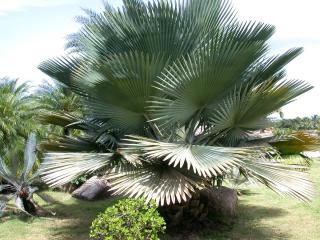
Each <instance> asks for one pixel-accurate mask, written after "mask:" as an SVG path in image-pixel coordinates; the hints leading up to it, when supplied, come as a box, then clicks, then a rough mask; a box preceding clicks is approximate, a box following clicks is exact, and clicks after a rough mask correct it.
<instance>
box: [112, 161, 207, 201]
mask: <svg viewBox="0 0 320 240" xmlns="http://www.w3.org/2000/svg"><path fill="white" fill-rule="evenodd" d="M193 177H194V178H191V177H188V176H187V175H185V174H182V173H181V172H179V171H178V170H177V169H175V168H173V167H169V166H163V167H160V166H157V165H149V164H147V165H145V166H143V167H141V166H140V167H133V166H128V165H124V166H123V165H122V166H118V167H116V168H114V169H113V170H112V171H111V172H108V174H107V175H106V178H107V179H108V180H110V181H111V183H112V188H111V189H110V191H114V192H113V194H117V195H119V194H121V195H126V196H130V197H136V198H138V197H143V198H145V199H146V201H147V202H148V201H150V200H155V201H156V203H157V204H158V205H161V206H163V205H165V204H167V205H169V204H174V203H176V202H178V203H181V202H183V201H187V199H189V198H191V197H192V193H193V192H194V191H195V189H196V188H197V187H199V186H200V184H201V182H199V179H200V178H199V177H196V176H193Z"/></svg>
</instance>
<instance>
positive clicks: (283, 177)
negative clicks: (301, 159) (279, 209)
mask: <svg viewBox="0 0 320 240" xmlns="http://www.w3.org/2000/svg"><path fill="white" fill-rule="evenodd" d="M242 167H243V168H244V169H245V170H246V171H247V174H248V175H249V176H252V177H254V178H255V179H257V180H258V181H260V182H261V183H263V184H264V185H266V186H267V187H269V188H271V189H272V190H274V191H275V192H277V193H279V194H280V195H287V196H291V197H294V198H297V199H299V200H302V201H311V199H312V198H313V197H314V196H315V189H314V186H313V183H312V182H311V181H310V180H309V178H308V174H307V173H305V172H304V171H299V170H297V168H299V166H290V165H285V164H277V163H272V162H267V161H263V162H262V161H261V162H259V161H254V162H248V161H245V162H244V163H243V165H242ZM300 168H301V167H300Z"/></svg>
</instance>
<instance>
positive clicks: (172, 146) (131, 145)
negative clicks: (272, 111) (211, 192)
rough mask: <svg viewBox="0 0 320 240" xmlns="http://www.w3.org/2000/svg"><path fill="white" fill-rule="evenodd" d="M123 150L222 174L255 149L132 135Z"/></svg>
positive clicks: (199, 171)
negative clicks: (173, 141) (157, 139)
mask: <svg viewBox="0 0 320 240" xmlns="http://www.w3.org/2000/svg"><path fill="white" fill-rule="evenodd" d="M126 140H127V141H128V143H126V144H124V148H123V149H122V150H123V151H129V152H130V151H133V152H140V151H141V152H142V153H141V154H142V156H145V157H146V158H150V159H153V158H154V159H160V160H162V161H166V162H168V165H172V166H173V167H177V166H178V167H180V168H182V167H186V168H187V169H188V170H189V169H190V168H192V170H193V172H194V173H196V174H198V175H199V176H203V177H212V176H218V175H222V174H223V173H225V172H226V171H228V170H229V169H230V168H231V167H232V166H235V165H238V164H239V161H241V160H242V159H246V158H249V156H250V155H252V156H251V157H254V156H255V155H256V154H257V149H254V148H251V149H250V148H224V147H215V146H204V145H202V146H201V145H191V144H186V143H170V142H160V141H156V140H152V139H148V138H142V137H137V136H130V138H128V139H126Z"/></svg>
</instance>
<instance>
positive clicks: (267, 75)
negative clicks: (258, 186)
mask: <svg viewBox="0 0 320 240" xmlns="http://www.w3.org/2000/svg"><path fill="white" fill-rule="evenodd" d="M274 31H275V28H274V27H273V26H271V25H268V24H264V23H259V22H250V21H247V22H241V21H239V20H238V19H237V15H236V12H235V10H234V9H233V8H232V5H231V3H230V2H229V1H227V0H214V1H213V0H202V1H197V0H186V1H173V0H172V1H160V0H158V1H154V2H148V3H146V2H144V1H141V0H124V1H123V7H122V8H119V9H114V8H113V7H112V6H110V5H108V4H106V6H105V9H104V11H103V12H102V13H96V14H93V13H90V14H89V17H88V18H87V21H83V26H82V28H81V30H80V31H79V32H78V33H76V34H73V35H72V37H71V39H70V41H69V42H68V47H69V48H71V50H72V51H71V53H70V54H69V55H68V56H65V57H60V58H55V59H51V60H48V61H45V62H43V63H42V64H41V65H40V67H39V68H40V69H41V70H42V71H43V72H44V73H46V74H47V75H49V76H51V77H52V78H54V79H56V80H58V81H60V82H62V83H63V84H65V85H67V86H69V87H70V89H71V90H72V91H73V92H75V93H76V94H78V95H79V96H81V100H82V103H83V105H84V117H82V118H74V119H71V118H68V119H69V120H70V121H62V120H61V119H59V118H56V120H57V122H59V121H60V120H61V122H60V124H62V125H64V126H65V127H66V128H70V129H80V130H81V131H82V134H81V136H78V137H76V136H72V135H71V136H66V137H64V138H63V139H60V140H59V141H57V142H53V143H52V144H51V146H49V145H48V149H50V152H48V153H47V154H46V157H45V161H44V163H43V166H42V176H43V180H45V181H46V182H47V183H49V184H51V185H60V184H64V183H66V182H68V181H70V180H72V179H74V178H75V177H77V176H79V175H80V174H83V173H85V172H95V171H102V172H104V173H105V176H106V178H107V179H108V180H110V181H111V182H112V185H113V188H112V190H113V191H114V194H122V195H127V196H130V197H144V198H146V200H147V201H149V200H151V199H154V200H155V201H156V202H157V203H158V204H159V205H169V204H174V203H177V202H178V203H180V202H183V201H186V200H187V199H189V198H191V197H192V194H193V193H194V192H197V191H199V190H200V189H204V188H208V187H212V185H214V184H215V183H216V182H217V181H216V180H217V179H221V177H222V176H225V175H226V174H227V173H228V172H229V171H232V169H234V168H238V169H241V172H242V173H243V174H244V175H245V176H246V177H254V178H255V179H256V180H258V181H260V182H262V183H263V184H265V185H266V186H268V187H270V188H271V189H273V190H275V191H277V192H280V193H282V194H285V195H290V196H293V197H296V198H299V199H302V200H310V199H311V197H312V195H313V190H312V185H311V183H310V182H309V181H308V179H307V176H306V173H304V172H299V171H296V170H295V169H294V168H293V167H291V166H287V165H281V164H279V163H275V162H270V161H269V160H268V159H267V158H265V157H264V149H261V148H258V147H250V148H245V147H238V146H237V145H238V143H239V141H241V140H242V139H244V138H246V136H247V134H248V133H249V132H250V131H253V130H257V129H261V128H265V127H266V125H267V124H268V116H269V114H271V113H273V112H275V111H277V110H278V109H279V108H281V107H283V106H284V105H286V104H288V103H290V102H291V101H293V100H294V99H295V98H296V97H297V96H299V95H300V94H303V93H304V92H306V91H308V90H310V89H311V88H312V87H311V86H310V85H308V84H307V83H305V82H303V81H300V80H288V79H286V74H285V71H284V70H283V68H284V67H285V66H286V64H288V63H289V62H290V61H291V60H293V59H294V58H295V57H297V56H298V55H299V54H300V53H301V52H302V49H301V48H293V49H290V50H288V51H287V52H285V53H283V54H280V55H277V56H269V55H268V49H269V46H268V39H269V38H270V37H271V36H272V35H273V33H274ZM50 117H51V118H55V117H56V116H55V115H52V116H50ZM53 149H54V150H55V151H52V150H53ZM218 182H219V181H218Z"/></svg>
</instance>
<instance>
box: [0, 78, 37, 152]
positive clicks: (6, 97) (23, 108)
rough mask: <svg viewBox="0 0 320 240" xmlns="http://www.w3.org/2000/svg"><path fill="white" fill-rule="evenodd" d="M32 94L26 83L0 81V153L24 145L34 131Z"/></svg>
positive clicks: (3, 79)
mask: <svg viewBox="0 0 320 240" xmlns="http://www.w3.org/2000/svg"><path fill="white" fill-rule="evenodd" d="M31 101H32V100H31V97H30V93H29V92H28V85H27V84H26V83H22V84H18V81H17V80H13V79H9V78H2V79H0V153H2V154H3V153H4V152H5V151H6V149H7V148H8V147H9V148H11V149H12V148H13V147H14V145H20V144H21V145H23V142H24V140H25V139H26V138H27V136H28V134H29V133H30V132H31V131H32V130H34V129H33V128H34V121H33V117H34V113H33V112H32V111H31V109H32V104H31Z"/></svg>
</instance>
